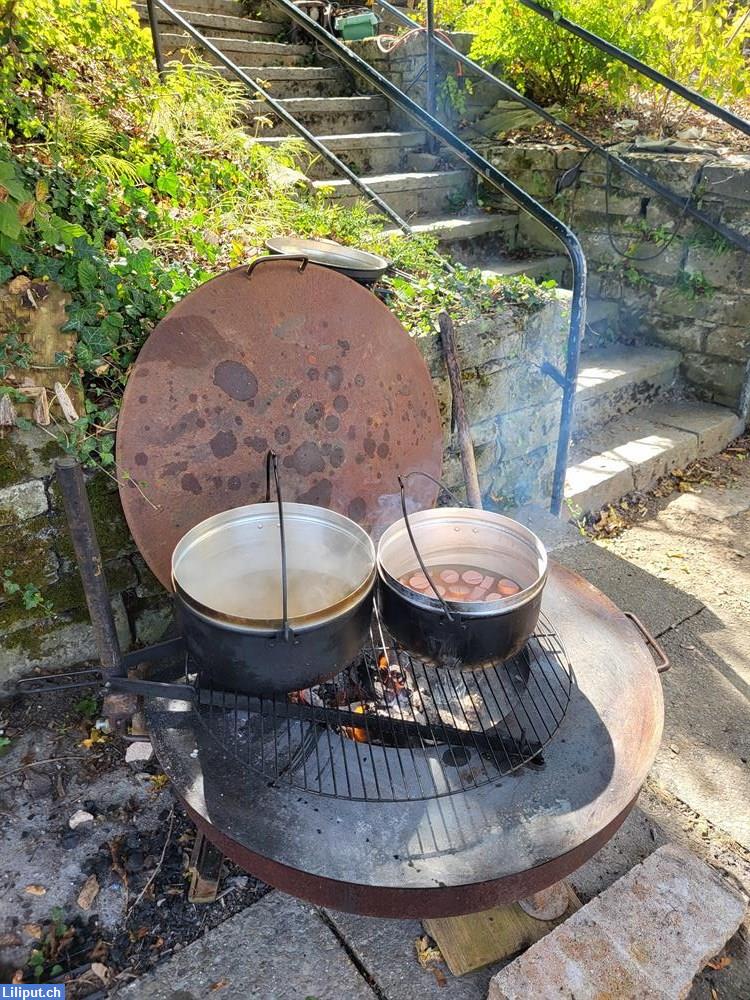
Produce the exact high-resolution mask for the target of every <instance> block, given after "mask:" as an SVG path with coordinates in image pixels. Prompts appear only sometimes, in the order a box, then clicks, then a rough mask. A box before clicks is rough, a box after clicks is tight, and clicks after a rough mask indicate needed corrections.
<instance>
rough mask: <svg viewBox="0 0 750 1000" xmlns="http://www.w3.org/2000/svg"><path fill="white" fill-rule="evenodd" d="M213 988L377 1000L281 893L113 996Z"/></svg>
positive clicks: (172, 999) (314, 923) (313, 921)
mask: <svg viewBox="0 0 750 1000" xmlns="http://www.w3.org/2000/svg"><path fill="white" fill-rule="evenodd" d="M218 984H222V985H218ZM212 990H213V991H215V992H216V994H217V995H218V996H221V993H220V992H219V991H221V990H223V991H225V992H226V995H230V994H231V995H232V996H233V997H237V998H240V997H242V998H245V997H257V998H258V1000H292V998H294V1000H309V998H312V997H315V998H316V1000H344V998H346V1000H375V998H376V994H375V993H374V992H373V991H372V989H371V988H370V986H369V985H368V984H367V982H366V981H365V979H364V978H363V977H362V976H361V975H360V973H359V972H358V971H357V969H356V967H355V966H354V964H353V963H352V961H351V960H350V959H349V957H348V956H347V954H346V952H345V951H344V950H343V949H342V947H341V945H340V943H339V940H338V938H337V937H336V935H335V934H334V933H333V932H332V931H331V929H330V928H329V927H328V926H327V925H326V923H325V922H324V921H323V920H322V919H321V917H320V916H319V915H318V914H317V913H316V912H315V911H314V910H313V909H311V908H310V907H308V906H305V905H304V904H302V903H299V902H297V900H295V899H292V898H291V897H290V896H285V895H284V894H283V893H280V892H273V893H270V894H269V895H268V896H264V897H263V899H261V900H260V902H258V903H256V904H255V905H254V906H251V907H249V908H248V909H247V910H244V911H243V912H242V913H238V914H237V915H236V916H234V917H231V918H230V919H229V920H227V921H226V922H225V923H223V924H221V925H220V926H219V927H216V928H214V929H213V930H212V931H209V932H208V933H207V934H206V935H204V937H202V938H200V939H199V940H198V941H195V942H194V943H193V944H192V945H191V946H190V947H189V948H185V949H184V950H183V951H181V952H179V953H178V954H177V955H176V956H175V957H174V958H172V959H170V960H169V961H168V962H166V963H165V964H164V965H162V966H160V967H159V968H158V969H157V970H156V971H155V972H153V973H151V974H150V975H148V976H144V977H143V978H142V979H139V980H138V981H137V982H135V983H133V984H132V985H130V986H128V987H126V988H125V989H123V990H120V991H119V992H118V993H116V994H115V995H116V996H121V997H123V1000H125V998H133V1000H204V998H205V997H208V996H212V995H213V994H212V992H211V991H212Z"/></svg>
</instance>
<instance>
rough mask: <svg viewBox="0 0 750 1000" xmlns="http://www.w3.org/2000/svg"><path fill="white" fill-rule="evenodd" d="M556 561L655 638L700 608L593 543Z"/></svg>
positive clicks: (691, 599) (698, 603)
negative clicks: (609, 600) (642, 626)
mask: <svg viewBox="0 0 750 1000" xmlns="http://www.w3.org/2000/svg"><path fill="white" fill-rule="evenodd" d="M555 558H556V559H557V560H558V562H561V563H562V564H563V566H567V567H568V568H569V569H572V570H574V571H575V572H576V573H580V574H581V576H584V577H585V578H586V579H587V580H588V581H589V583H593V584H594V586H595V587H598V588H599V589H600V590H603V591H604V593H605V594H607V596H608V597H611V598H612V600H613V601H614V602H615V604H617V605H618V606H619V607H621V608H623V609H624V610H625V611H632V612H633V613H634V614H636V615H637V616H638V617H639V618H640V619H641V620H642V621H643V622H644V624H645V625H646V626H647V627H648V628H649V629H650V630H651V632H652V633H653V634H654V635H657V636H658V635H660V634H661V633H662V632H664V631H665V629H668V628H670V626H672V625H675V624H676V623H677V622H681V621H683V620H684V619H686V618H687V617H689V616H690V615H694V614H696V613H697V612H699V611H700V610H701V609H702V608H703V604H702V602H701V601H700V600H698V598H696V597H694V596H693V595H692V594H688V593H685V592H684V591H682V590H678V589H677V588H676V587H673V586H672V585H671V584H668V583H665V582H664V581H663V580H660V579H659V578H658V577H656V576H654V575H653V574H651V573H648V572H646V570H643V569H640V568H639V567H638V566H636V565H634V564H633V563H632V562H628V561H627V560H625V559H621V558H620V557H619V556H618V555H616V554H615V553H614V552H611V551H610V550H609V549H606V548H603V547H602V546H601V545H596V544H595V543H593V542H588V543H586V544H585V545H578V546H575V547H572V548H566V549H562V550H561V551H559V552H557V553H556V554H555Z"/></svg>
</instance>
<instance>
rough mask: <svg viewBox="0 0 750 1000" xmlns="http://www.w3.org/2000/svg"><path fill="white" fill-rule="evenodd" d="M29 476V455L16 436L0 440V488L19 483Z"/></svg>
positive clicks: (30, 471)
mask: <svg viewBox="0 0 750 1000" xmlns="http://www.w3.org/2000/svg"><path fill="white" fill-rule="evenodd" d="M31 474H32V462H31V454H30V452H29V449H28V448H27V447H26V445H25V444H24V443H23V441H21V440H19V438H18V435H17V434H10V435H8V437H4V438H0V488H2V487H3V486H12V485H13V484H14V483H20V482H22V481H23V480H24V479H28V478H29V477H30V476H31Z"/></svg>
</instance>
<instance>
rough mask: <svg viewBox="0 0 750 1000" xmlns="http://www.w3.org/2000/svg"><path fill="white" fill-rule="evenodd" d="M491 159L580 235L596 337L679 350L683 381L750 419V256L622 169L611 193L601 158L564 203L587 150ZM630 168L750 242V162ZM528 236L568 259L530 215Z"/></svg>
mask: <svg viewBox="0 0 750 1000" xmlns="http://www.w3.org/2000/svg"><path fill="white" fill-rule="evenodd" d="M482 152H483V153H484V155H486V156H487V157H488V158H489V159H490V160H491V162H492V163H493V164H495V165H496V166H497V167H499V168H500V169H501V170H503V171H504V172H505V173H507V174H508V175H509V176H510V177H511V178H512V179H513V180H514V181H516V183H518V184H520V185H521V186H522V187H524V188H525V189H526V190H527V191H528V192H529V193H530V194H532V195H534V197H536V198H538V199H539V200H540V201H541V202H542V203H543V204H545V205H547V206H548V207H549V208H550V209H551V210H552V211H553V212H555V213H556V214H557V215H559V216H561V217H562V218H564V219H565V220H566V221H567V222H568V223H569V224H570V225H571V227H572V228H573V229H574V231H575V232H576V233H577V234H578V236H579V237H580V239H581V241H582V243H583V248H584V251H585V253H586V257H587V260H588V263H589V316H588V319H589V324H590V325H591V327H592V328H593V330H594V331H595V332H596V333H598V334H600V335H603V336H604V337H605V339H606V338H610V339H617V340H623V341H626V342H631V341H632V342H637V341H648V342H652V343H658V344H663V345H665V346H668V347H673V348H677V349H679V350H680V351H681V352H682V356H683V361H682V375H683V377H684V378H685V380H686V381H687V383H688V384H689V385H690V386H692V387H693V388H694V390H695V391H696V392H697V394H698V395H699V396H700V397H701V398H703V399H706V400H710V401H714V402H717V403H722V404H724V405H726V406H730V407H732V408H733V409H735V410H736V411H737V412H738V413H742V414H743V415H746V412H747V388H746V386H747V372H748V362H749V361H750V255H748V254H745V253H743V252H742V251H741V250H735V249H733V247H732V246H730V245H729V244H727V243H726V242H725V241H724V240H723V239H722V238H721V237H718V236H717V235H716V233H715V232H714V231H713V230H710V229H708V228H706V227H704V226H702V225H701V224H699V223H695V222H693V221H692V220H690V219H682V218H681V217H680V212H679V210H677V209H673V208H671V207H669V206H668V205H667V204H666V203H665V202H664V200H663V199H661V198H659V197H658V196H657V195H655V194H653V192H651V191H650V190H648V189H646V188H644V187H642V186H641V185H640V184H638V182H637V181H633V180H631V179H630V178H629V177H627V176H625V175H623V174H621V173H620V172H619V171H616V170H613V171H612V174H611V176H610V178H609V183H608V179H607V174H606V168H605V166H604V164H603V161H602V160H601V158H599V157H597V156H595V155H591V156H589V157H587V158H586V160H585V162H584V164H583V167H582V170H581V173H580V177H579V179H578V182H577V183H576V184H575V185H574V186H572V187H570V188H568V189H566V190H565V191H563V193H562V194H560V195H555V186H556V183H557V181H558V179H559V177H560V176H561V174H563V172H564V171H566V170H569V169H570V168H572V167H574V166H575V165H576V164H577V163H579V162H580V161H581V159H582V157H583V152H582V151H580V150H575V149H555V148H551V147H549V146H512V147H511V146H500V145H498V144H491V145H488V146H487V147H485V148H484V149H482ZM625 159H626V160H627V161H628V162H630V163H632V164H633V165H634V166H637V167H638V168H639V169H640V170H642V171H644V172H645V173H647V174H649V175H650V176H652V177H654V178H656V179H658V180H660V181H662V182H663V183H664V184H665V185H668V186H669V187H672V188H673V189H675V190H676V191H677V192H678V193H679V194H681V195H683V196H687V195H689V194H690V193H691V192H693V194H694V195H697V196H698V197H699V198H700V205H701V207H702V208H703V210H704V211H705V212H706V213H708V214H709V215H710V216H711V217H713V218H715V219H720V220H721V221H723V222H725V223H727V224H728V225H730V226H732V227H733V228H735V229H737V230H739V231H740V232H742V233H744V234H745V235H747V234H750V156H747V155H735V156H715V155H713V154H702V153H693V154H690V155H675V154H669V155H666V154H645V153H631V154H627V155H626V156H625ZM506 207H508V206H506ZM608 218H609V222H608ZM675 230H676V231H677V234H678V235H677V236H676V237H675V238H672V236H673V234H674V233H675ZM517 233H518V235H517V246H520V247H531V248H540V247H541V248H547V249H549V250H554V251H556V252H559V250H560V247H559V244H558V243H557V242H556V241H555V240H554V239H552V238H551V237H550V236H549V235H548V234H547V233H546V231H545V230H544V229H543V228H542V227H541V226H539V224H538V223H536V222H534V220H532V219H531V218H530V217H528V216H526V215H524V214H521V215H520V216H519V223H518V231H517ZM613 242H614V244H615V246H613ZM615 247H617V249H615ZM618 250H621V251H624V252H625V253H627V254H628V255H629V256H630V257H632V258H636V259H626V258H625V257H623V256H622V254H621V253H618ZM638 258H640V259H638ZM588 342H589V344H593V343H595V342H596V338H592V337H589V341H588Z"/></svg>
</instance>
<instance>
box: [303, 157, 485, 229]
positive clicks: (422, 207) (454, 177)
mask: <svg viewBox="0 0 750 1000" xmlns="http://www.w3.org/2000/svg"><path fill="white" fill-rule="evenodd" d="M362 180H363V181H365V183H366V184H367V185H368V186H369V187H370V188H372V190H373V191H375V192H376V193H377V194H379V195H381V197H382V198H383V199H384V200H385V201H386V202H387V203H388V205H390V207H391V208H393V209H394V210H395V211H396V212H398V213H399V215H401V216H402V218H405V219H406V221H407V222H408V221H409V219H410V218H419V217H421V216H428V215H430V214H434V213H435V212H439V211H440V210H445V209H446V208H449V207H450V205H451V203H452V202H461V201H466V200H467V199H468V197H469V195H470V186H471V180H472V175H471V172H470V171H468V170H443V171H439V170H435V171H430V172H414V173H395V174H375V175H372V176H369V177H363V178H362ZM313 186H314V187H315V188H316V189H317V190H319V191H325V192H326V193H327V194H328V196H329V197H331V198H333V199H334V200H336V201H337V202H338V203H339V204H343V205H354V204H355V202H356V201H357V200H358V199H359V198H361V197H362V195H361V194H360V192H359V191H358V190H357V188H356V187H355V186H354V185H353V184H352V183H351V182H350V181H348V180H346V179H336V180H323V181H314V182H313Z"/></svg>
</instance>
